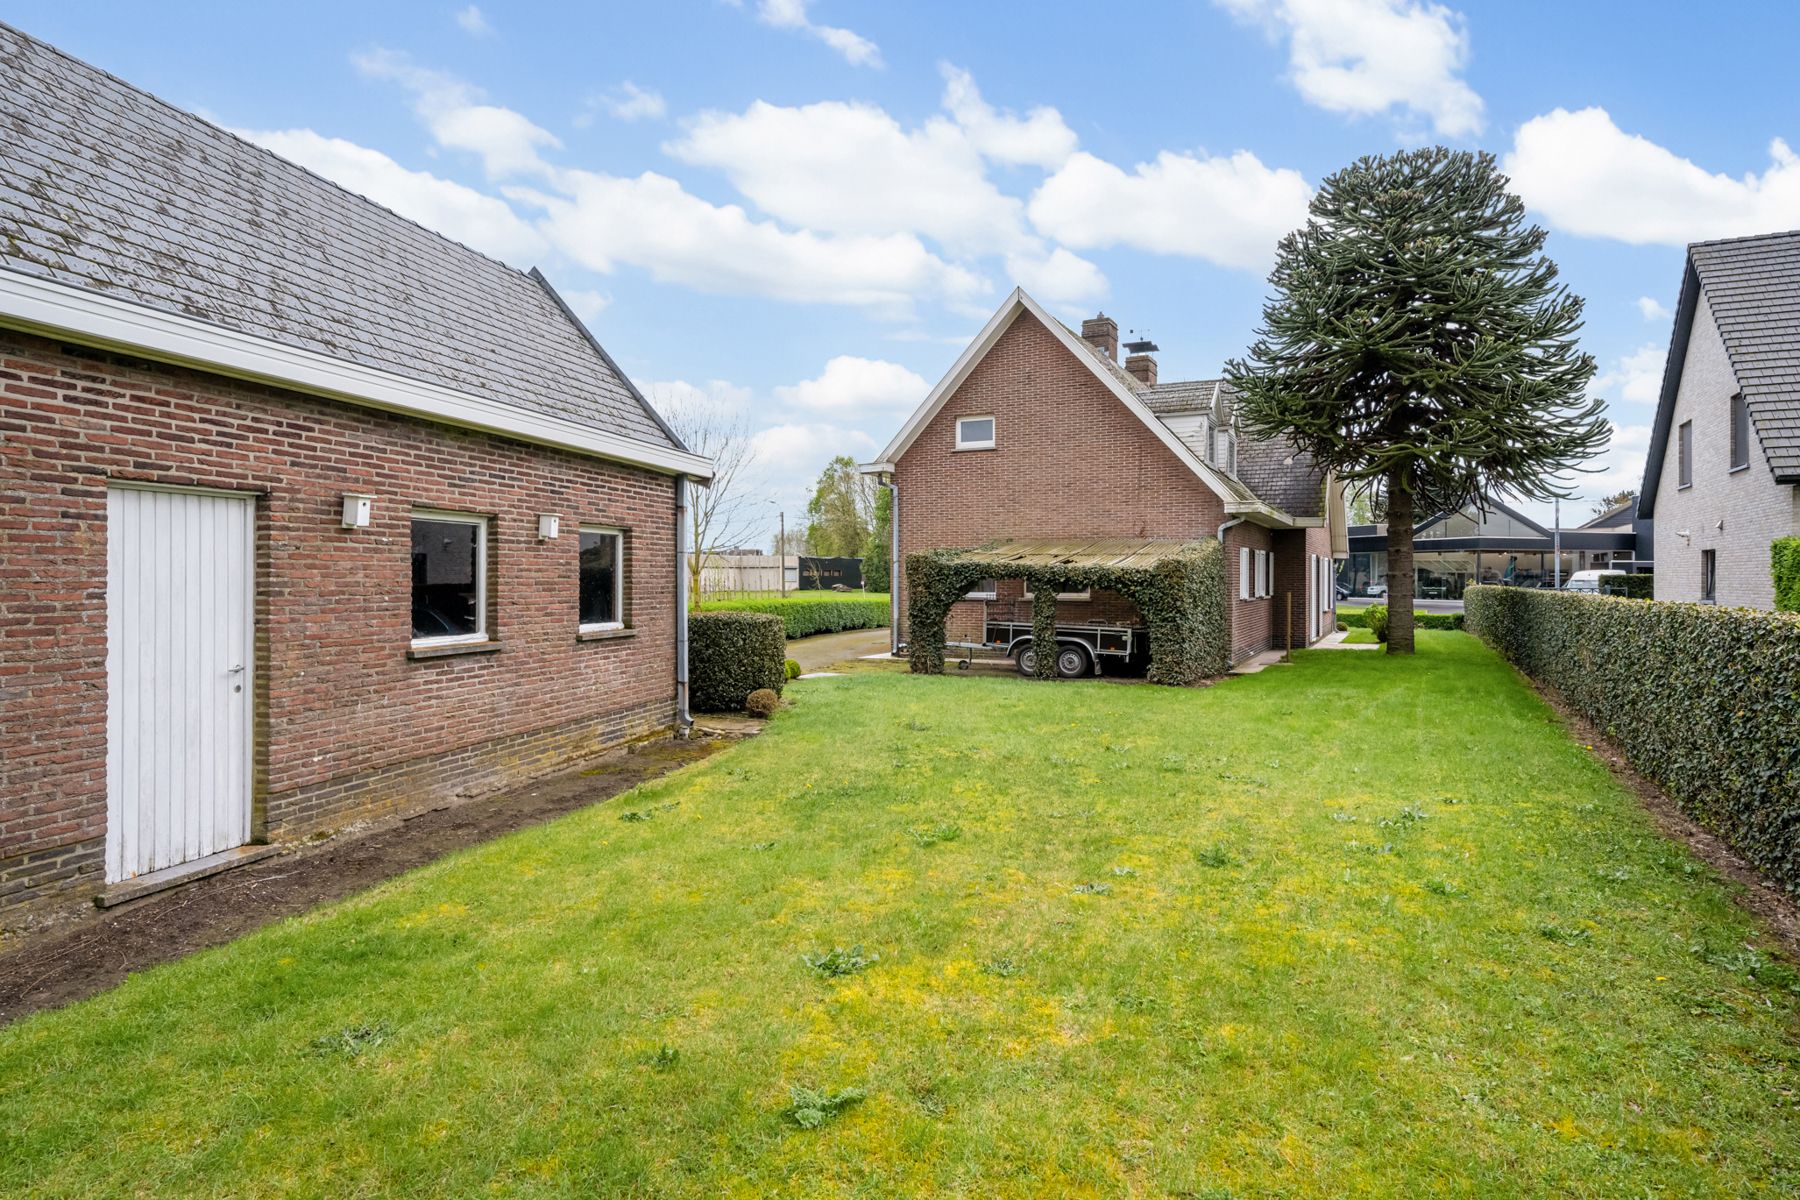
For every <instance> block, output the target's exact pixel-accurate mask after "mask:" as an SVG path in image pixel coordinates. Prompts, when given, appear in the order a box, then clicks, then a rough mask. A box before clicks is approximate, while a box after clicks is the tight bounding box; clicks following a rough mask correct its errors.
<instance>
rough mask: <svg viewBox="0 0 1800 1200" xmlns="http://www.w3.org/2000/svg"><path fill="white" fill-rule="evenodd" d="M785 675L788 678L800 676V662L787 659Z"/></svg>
mask: <svg viewBox="0 0 1800 1200" xmlns="http://www.w3.org/2000/svg"><path fill="white" fill-rule="evenodd" d="M787 677H788V678H789V679H798V678H800V664H799V663H797V662H795V661H794V660H793V659H791V658H790V659H788V660H787Z"/></svg>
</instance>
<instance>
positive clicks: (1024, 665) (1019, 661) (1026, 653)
mask: <svg viewBox="0 0 1800 1200" xmlns="http://www.w3.org/2000/svg"><path fill="white" fill-rule="evenodd" d="M1013 664H1014V665H1015V666H1017V667H1018V668H1019V674H1021V675H1023V676H1025V677H1026V678H1027V679H1030V678H1031V677H1032V676H1034V675H1036V674H1037V653H1036V652H1035V651H1034V650H1032V648H1031V643H1030V642H1026V643H1025V644H1024V645H1023V646H1020V647H1019V650H1018V653H1016V654H1014V655H1013Z"/></svg>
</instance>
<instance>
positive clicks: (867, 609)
mask: <svg viewBox="0 0 1800 1200" xmlns="http://www.w3.org/2000/svg"><path fill="white" fill-rule="evenodd" d="M695 611H696V612H708V613H711V612H752V613H772V614H774V615H775V616H777V617H780V618H781V624H782V628H783V629H784V630H785V631H786V632H787V636H789V637H791V638H803V637H811V636H812V635H813V634H815V633H842V632H843V631H844V630H846V629H885V628H887V623H888V598H887V594H886V593H885V592H810V593H802V594H800V595H797V596H770V597H768V598H767V599H757V600H713V601H710V602H708V603H704V604H700V605H697V606H696V607H695Z"/></svg>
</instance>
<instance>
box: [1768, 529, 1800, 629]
mask: <svg viewBox="0 0 1800 1200" xmlns="http://www.w3.org/2000/svg"><path fill="white" fill-rule="evenodd" d="M1769 567H1770V570H1771V571H1773V572H1774V575H1775V608H1776V611H1778V612H1790V613H1791V612H1800V537H1785V538H1776V539H1775V543H1774V545H1773V546H1771V547H1770V548H1769Z"/></svg>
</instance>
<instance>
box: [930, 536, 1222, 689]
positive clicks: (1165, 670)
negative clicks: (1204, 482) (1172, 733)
mask: <svg viewBox="0 0 1800 1200" xmlns="http://www.w3.org/2000/svg"><path fill="white" fill-rule="evenodd" d="M974 553H975V552H974V551H968V550H934V551H931V552H930V553H927V554H914V555H912V556H910V557H908V558H907V560H906V588H907V596H908V601H907V610H906V629H907V654H908V657H909V658H910V659H911V662H912V671H913V674H915V675H941V674H943V672H944V641H945V638H944V619H945V618H946V617H947V616H949V613H950V606H951V605H952V604H955V603H956V602H957V601H958V600H960V599H961V598H962V597H963V595H964V594H965V593H967V592H969V591H972V590H973V589H974V587H975V585H976V584H978V583H980V582H981V581H982V580H983V579H990V578H993V577H994V576H995V575H996V574H998V575H999V576H1000V577H1001V578H1004V579H1020V580H1023V581H1024V583H1025V587H1026V590H1028V591H1031V592H1033V593H1035V595H1034V597H1033V599H1032V606H1031V620H1032V637H1033V639H1034V640H1035V639H1037V638H1041V637H1045V636H1047V635H1048V634H1049V633H1050V632H1051V631H1053V630H1054V629H1055V626H1056V593H1058V592H1080V591H1086V590H1088V589H1090V588H1102V589H1105V590H1107V591H1113V592H1117V593H1119V595H1121V596H1124V597H1125V598H1126V599H1127V600H1130V601H1131V602H1132V603H1133V604H1135V605H1136V606H1137V610H1138V614H1139V615H1140V616H1142V617H1143V618H1144V625H1145V627H1146V628H1147V630H1148V632H1149V634H1150V669H1149V672H1148V676H1147V677H1148V678H1149V680H1150V682H1152V683H1166V684H1173V685H1176V686H1181V685H1186V684H1193V683H1198V682H1200V681H1201V680H1202V679H1207V678H1210V677H1212V676H1215V675H1223V674H1224V673H1225V672H1226V671H1227V670H1229V669H1230V668H1231V635H1230V632H1229V630H1228V629H1227V628H1226V624H1225V559H1224V554H1223V553H1222V552H1221V550H1220V548H1219V543H1218V542H1217V541H1213V540H1207V541H1200V542H1190V543H1189V544H1188V545H1186V546H1185V547H1183V548H1182V549H1181V550H1180V551H1179V552H1178V553H1175V554H1171V555H1170V556H1168V557H1167V558H1164V559H1162V560H1161V561H1160V562H1157V563H1156V564H1155V565H1153V566H1150V567H1112V566H1104V567H1098V566H1051V565H1044V566H1034V565H1023V564H1019V563H1008V564H1007V565H1005V566H1004V567H999V568H996V567H995V565H994V564H993V563H991V562H986V561H983V560H982V559H980V558H979V557H974V558H967V559H965V558H963V557H962V556H963V555H969V554H974ZM1036 658H1037V676H1038V678H1040V679H1054V678H1055V677H1056V656H1055V655H1054V654H1039V655H1037V656H1036Z"/></svg>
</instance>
